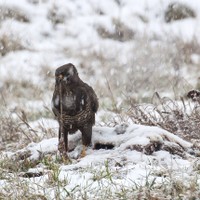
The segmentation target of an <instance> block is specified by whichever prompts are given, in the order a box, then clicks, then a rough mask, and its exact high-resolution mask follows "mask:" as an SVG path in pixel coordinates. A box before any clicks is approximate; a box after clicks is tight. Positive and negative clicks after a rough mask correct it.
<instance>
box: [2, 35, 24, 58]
mask: <svg viewBox="0 0 200 200" xmlns="http://www.w3.org/2000/svg"><path fill="white" fill-rule="evenodd" d="M24 49H25V46H24V44H23V42H22V41H21V40H20V38H18V37H16V36H15V35H10V34H3V35H1V36H0V55H2V56H5V55H6V54H8V53H9V52H13V51H19V50H24Z"/></svg>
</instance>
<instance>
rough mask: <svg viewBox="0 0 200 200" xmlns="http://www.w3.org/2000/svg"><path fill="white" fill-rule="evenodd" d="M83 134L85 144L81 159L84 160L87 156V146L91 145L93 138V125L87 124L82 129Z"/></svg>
mask: <svg viewBox="0 0 200 200" xmlns="http://www.w3.org/2000/svg"><path fill="white" fill-rule="evenodd" d="M80 131H81V132H82V144H83V149H82V151H81V155H80V157H81V158H83V157H85V156H86V149H87V146H89V145H90V144H91V138H92V125H91V124H87V125H85V126H84V127H82V128H81V129H80Z"/></svg>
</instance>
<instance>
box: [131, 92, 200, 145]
mask: <svg viewBox="0 0 200 200" xmlns="http://www.w3.org/2000/svg"><path fill="white" fill-rule="evenodd" d="M155 96H156V97H154V98H156V100H157V102H159V103H158V104H157V105H156V104H154V105H153V104H149V105H146V106H145V105H143V106H140V105H134V104H133V105H132V106H131V108H130V110H129V111H128V114H129V116H130V119H131V120H132V121H133V122H134V123H137V124H144V125H150V126H158V127H161V128H163V129H165V130H167V131H169V132H171V133H174V134H176V135H178V136H180V137H181V138H184V139H186V140H188V141H190V142H192V143H194V144H195V146H196V145H197V143H198V142H199V141H200V105H199V104H198V103H196V104H194V103H191V102H186V101H185V100H184V99H183V98H181V99H180V101H174V100H172V99H170V98H165V97H164V98H161V97H160V96H159V94H158V93H156V95H155ZM154 100H155V99H154ZM196 147H197V148H199V145H197V146H196Z"/></svg>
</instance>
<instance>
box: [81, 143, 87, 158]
mask: <svg viewBox="0 0 200 200" xmlns="http://www.w3.org/2000/svg"><path fill="white" fill-rule="evenodd" d="M85 156H86V146H85V145H83V149H82V151H81V155H80V157H81V158H83V157H85Z"/></svg>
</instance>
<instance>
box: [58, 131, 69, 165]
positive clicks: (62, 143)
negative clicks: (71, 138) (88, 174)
mask: <svg viewBox="0 0 200 200" xmlns="http://www.w3.org/2000/svg"><path fill="white" fill-rule="evenodd" d="M58 150H59V152H60V154H61V157H62V159H63V160H64V161H66V160H68V159H69V157H68V155H67V151H68V130H66V129H65V128H63V132H61V129H59V144H58Z"/></svg>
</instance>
